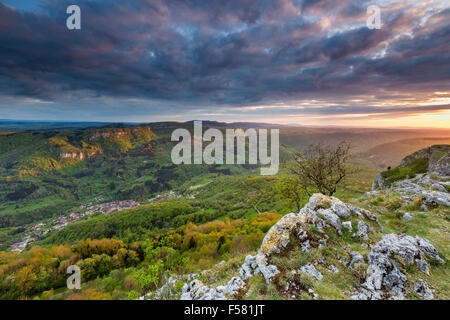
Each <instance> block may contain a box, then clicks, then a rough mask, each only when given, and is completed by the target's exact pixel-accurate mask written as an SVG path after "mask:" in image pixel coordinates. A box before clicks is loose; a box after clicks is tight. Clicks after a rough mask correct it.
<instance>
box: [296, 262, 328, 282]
mask: <svg viewBox="0 0 450 320" xmlns="http://www.w3.org/2000/svg"><path fill="white" fill-rule="evenodd" d="M300 272H303V273H306V274H307V275H309V276H310V277H311V278H313V279H315V280H319V281H320V280H322V278H323V275H322V274H321V273H320V271H319V270H317V269H316V267H314V266H313V265H312V264H307V265H305V266H303V267H301V268H300Z"/></svg>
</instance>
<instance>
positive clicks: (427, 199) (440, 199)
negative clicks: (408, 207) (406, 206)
mask: <svg viewBox="0 0 450 320" xmlns="http://www.w3.org/2000/svg"><path fill="white" fill-rule="evenodd" d="M422 197H423V198H424V201H423V202H424V203H425V204H426V205H431V206H434V205H443V206H447V207H450V194H449V193H447V192H441V191H432V190H423V191H422Z"/></svg>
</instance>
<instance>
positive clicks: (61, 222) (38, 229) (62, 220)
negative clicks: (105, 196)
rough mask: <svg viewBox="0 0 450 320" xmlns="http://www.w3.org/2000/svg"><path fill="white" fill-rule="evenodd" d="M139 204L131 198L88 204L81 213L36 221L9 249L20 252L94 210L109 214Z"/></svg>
mask: <svg viewBox="0 0 450 320" xmlns="http://www.w3.org/2000/svg"><path fill="white" fill-rule="evenodd" d="M139 206H141V204H140V203H138V202H136V201H133V200H124V201H113V202H107V203H101V204H97V205H93V206H90V207H88V208H87V209H86V211H84V212H83V213H76V212H71V213H70V214H69V215H68V216H59V217H57V218H55V219H53V220H51V221H49V222H47V223H42V222H40V223H37V224H35V225H33V226H32V227H31V228H30V231H29V232H27V233H26V234H25V236H24V237H23V239H21V240H19V241H17V242H14V243H13V244H12V246H11V251H16V252H22V251H23V250H24V249H25V248H26V247H27V245H28V244H29V243H32V242H35V241H38V240H39V239H40V238H41V237H42V236H44V235H46V234H48V233H49V232H51V231H56V230H61V229H62V228H64V227H65V226H67V225H68V224H71V223H74V222H76V221H78V220H81V219H83V218H84V217H86V216H89V215H91V214H93V213H94V212H97V211H98V212H100V213H102V214H109V213H112V212H116V211H120V210H124V209H130V208H135V207H139ZM85 208H86V207H85V206H80V209H85ZM24 227H25V226H24Z"/></svg>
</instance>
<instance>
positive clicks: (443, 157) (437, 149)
mask: <svg viewBox="0 0 450 320" xmlns="http://www.w3.org/2000/svg"><path fill="white" fill-rule="evenodd" d="M449 153H450V146H449V145H447V144H443V145H434V146H431V147H428V148H424V149H421V150H419V151H416V152H414V153H413V154H411V155H409V156H407V157H405V158H404V159H403V160H402V162H401V163H400V167H406V166H408V165H410V164H412V163H413V162H414V161H416V160H418V159H427V160H428V173H430V174H436V175H438V176H450V154H449Z"/></svg>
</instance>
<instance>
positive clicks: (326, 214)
mask: <svg viewBox="0 0 450 320" xmlns="http://www.w3.org/2000/svg"><path fill="white" fill-rule="evenodd" d="M317 213H318V214H319V216H320V217H322V218H324V219H325V220H326V221H327V222H328V223H329V224H331V225H332V226H333V227H334V228H336V230H337V232H338V234H339V235H341V234H342V224H341V220H340V219H339V216H338V215H337V214H334V213H333V212H332V211H331V210H329V209H319V210H317Z"/></svg>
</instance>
